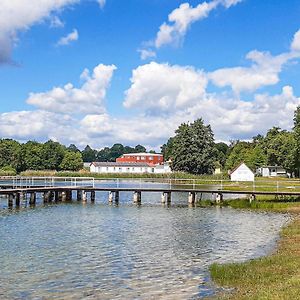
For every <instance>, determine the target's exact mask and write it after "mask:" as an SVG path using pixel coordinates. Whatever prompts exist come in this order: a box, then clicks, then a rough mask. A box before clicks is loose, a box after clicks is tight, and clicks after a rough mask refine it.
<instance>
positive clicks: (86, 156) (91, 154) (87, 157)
mask: <svg viewBox="0 0 300 300" xmlns="http://www.w3.org/2000/svg"><path fill="white" fill-rule="evenodd" d="M81 154H82V159H83V161H84V162H93V161H95V160H96V155H97V151H96V150H93V149H92V148H91V147H90V146H89V145H86V147H85V148H84V150H83V151H82V152H81Z"/></svg>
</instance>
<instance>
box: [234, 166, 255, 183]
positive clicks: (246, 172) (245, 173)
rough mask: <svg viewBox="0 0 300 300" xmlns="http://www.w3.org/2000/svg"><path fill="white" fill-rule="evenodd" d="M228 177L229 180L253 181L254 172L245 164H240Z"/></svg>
mask: <svg viewBox="0 0 300 300" xmlns="http://www.w3.org/2000/svg"><path fill="white" fill-rule="evenodd" d="M230 179H231V181H254V174H253V172H252V171H251V170H250V169H249V168H248V167H247V166H246V165H245V164H242V165H240V167H239V168H237V169H236V170H235V171H234V172H233V173H231V175H230Z"/></svg>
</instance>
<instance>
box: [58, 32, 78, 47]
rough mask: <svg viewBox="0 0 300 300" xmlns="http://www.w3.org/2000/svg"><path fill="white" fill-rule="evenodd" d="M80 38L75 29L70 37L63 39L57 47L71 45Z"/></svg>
mask: <svg viewBox="0 0 300 300" xmlns="http://www.w3.org/2000/svg"><path fill="white" fill-rule="evenodd" d="M78 38H79V35H78V31H77V29H73V31H72V32H70V33H69V34H68V35H66V36H64V37H62V38H61V39H60V40H59V41H58V42H57V46H66V45H69V44H70V43H71V42H74V41H77V40H78Z"/></svg>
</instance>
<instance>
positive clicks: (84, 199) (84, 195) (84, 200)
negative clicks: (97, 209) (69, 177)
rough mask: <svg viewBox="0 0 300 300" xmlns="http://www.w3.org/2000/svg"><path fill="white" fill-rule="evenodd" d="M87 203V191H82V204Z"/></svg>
mask: <svg viewBox="0 0 300 300" xmlns="http://www.w3.org/2000/svg"><path fill="white" fill-rule="evenodd" d="M86 201H87V194H86V191H82V202H86Z"/></svg>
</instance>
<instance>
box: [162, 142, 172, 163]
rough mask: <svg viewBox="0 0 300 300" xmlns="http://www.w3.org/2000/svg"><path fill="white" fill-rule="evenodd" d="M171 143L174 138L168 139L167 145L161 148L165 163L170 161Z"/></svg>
mask: <svg viewBox="0 0 300 300" xmlns="http://www.w3.org/2000/svg"><path fill="white" fill-rule="evenodd" d="M173 141H174V137H170V138H169V139H168V141H167V143H166V144H163V145H162V146H161V153H162V155H163V156H164V160H165V161H167V160H170V159H172V152H173Z"/></svg>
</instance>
